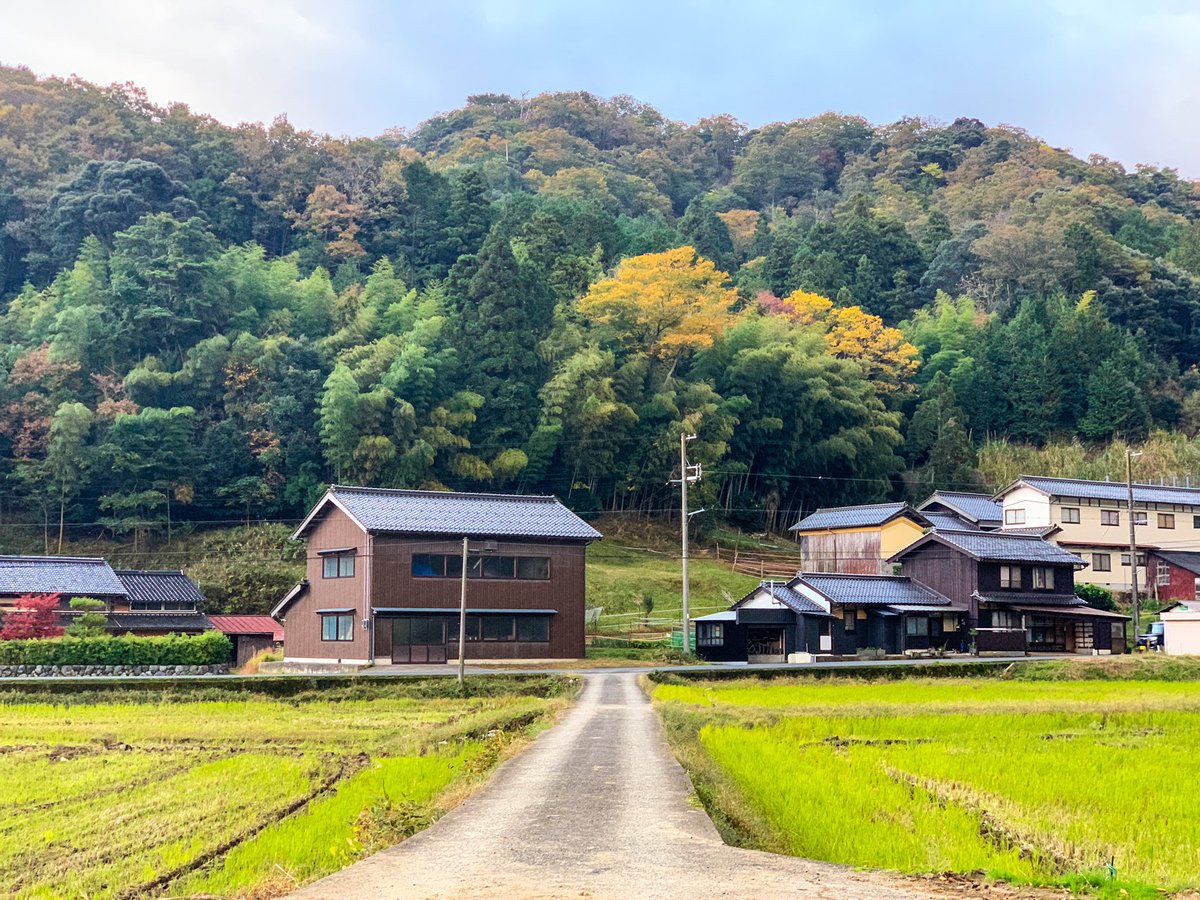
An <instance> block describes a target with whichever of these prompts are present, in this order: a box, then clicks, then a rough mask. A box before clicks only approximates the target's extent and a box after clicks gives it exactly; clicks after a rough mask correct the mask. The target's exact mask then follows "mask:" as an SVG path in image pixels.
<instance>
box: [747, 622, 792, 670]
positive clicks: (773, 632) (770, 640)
mask: <svg viewBox="0 0 1200 900" xmlns="http://www.w3.org/2000/svg"><path fill="white" fill-rule="evenodd" d="M746 659H747V660H748V661H749V662H752V663H775V662H783V661H784V656H783V628H782V627H755V626H753V625H751V626H750V627H749V628H748V629H747V630H746Z"/></svg>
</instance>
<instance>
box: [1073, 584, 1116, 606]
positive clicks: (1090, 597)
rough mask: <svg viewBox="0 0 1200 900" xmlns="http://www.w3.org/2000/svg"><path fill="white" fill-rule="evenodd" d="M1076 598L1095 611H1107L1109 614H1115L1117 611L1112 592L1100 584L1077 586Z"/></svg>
mask: <svg viewBox="0 0 1200 900" xmlns="http://www.w3.org/2000/svg"><path fill="white" fill-rule="evenodd" d="M1075 596H1076V597H1078V598H1079V599H1080V600H1082V601H1083V602H1084V603H1086V604H1087V605H1088V606H1091V607H1093V608H1094V609H1106V610H1108V611H1109V612H1115V611H1116V609H1117V604H1116V601H1115V600H1113V594H1112V591H1110V590H1109V589H1108V588H1102V587H1100V585H1098V584H1077V585H1075Z"/></svg>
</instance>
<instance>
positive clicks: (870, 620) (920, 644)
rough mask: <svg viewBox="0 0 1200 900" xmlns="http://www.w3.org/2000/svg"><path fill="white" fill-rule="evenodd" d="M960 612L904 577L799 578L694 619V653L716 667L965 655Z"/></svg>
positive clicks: (764, 584)
mask: <svg viewBox="0 0 1200 900" xmlns="http://www.w3.org/2000/svg"><path fill="white" fill-rule="evenodd" d="M964 619H965V608H963V607H961V606H957V605H955V604H954V603H953V602H952V601H951V600H950V599H949V598H948V597H945V596H943V595H941V594H939V593H938V592H937V591H935V590H932V589H931V588H928V587H926V586H925V585H922V584H920V583H918V582H916V581H914V580H912V579H911V578H908V577H906V576H902V575H844V574H830V573H817V572H804V573H801V574H799V575H797V576H796V577H795V578H793V579H791V580H790V581H787V582H778V581H764V582H762V583H761V584H760V585H759V586H758V587H757V588H755V589H754V590H753V591H751V592H750V593H748V594H747V595H746V596H745V597H743V598H741V599H740V600H738V601H737V602H736V603H734V604H733V606H731V607H730V608H729V609H728V610H726V611H723V612H719V613H713V614H712V615H708V616H702V617H701V618H698V619H696V652H697V654H698V655H699V656H701V657H702V658H704V659H709V660H713V661H740V662H784V661H786V660H789V659H807V658H811V657H813V656H818V655H854V654H856V653H858V651H859V650H863V649H866V648H868V647H873V648H877V649H879V650H881V651H883V652H884V653H890V654H900V653H906V652H911V651H930V650H950V651H958V650H964V649H966V644H967V641H968V637H967V630H966V628H965V626H964Z"/></svg>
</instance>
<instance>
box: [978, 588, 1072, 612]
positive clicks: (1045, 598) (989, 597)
mask: <svg viewBox="0 0 1200 900" xmlns="http://www.w3.org/2000/svg"><path fill="white" fill-rule="evenodd" d="M975 596H976V597H978V598H979V599H980V600H982V601H983V602H984V603H999V604H1001V605H1005V604H1007V605H1009V606H1011V605H1013V604H1017V605H1022V606H1061V607H1064V608H1066V607H1071V606H1082V607H1086V606H1087V604H1086V603H1084V602H1083V601H1082V600H1080V599H1079V598H1078V597H1076V596H1075V595H1074V594H1054V593H1044V592H1042V591H992V592H990V593H981V592H979V591H976V592H975Z"/></svg>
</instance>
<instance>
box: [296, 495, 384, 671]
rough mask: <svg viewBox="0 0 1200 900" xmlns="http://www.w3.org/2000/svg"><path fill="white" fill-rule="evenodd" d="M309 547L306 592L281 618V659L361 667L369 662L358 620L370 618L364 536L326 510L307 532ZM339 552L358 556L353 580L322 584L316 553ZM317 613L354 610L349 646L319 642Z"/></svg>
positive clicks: (340, 515)
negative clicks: (350, 551)
mask: <svg viewBox="0 0 1200 900" xmlns="http://www.w3.org/2000/svg"><path fill="white" fill-rule="evenodd" d="M307 543H308V563H307V569H306V577H307V578H308V590H306V591H305V592H304V594H303V596H301V597H300V599H299V600H297V601H296V602H295V603H293V604H292V605H291V606H290V607H289V608H288V610H287V611H286V613H285V614H284V642H283V655H284V659H285V660H288V659H307V660H312V659H321V660H328V661H329V662H331V663H335V662H341V661H343V660H345V661H360V662H365V661H367V660H368V659H370V657H371V652H370V650H371V647H370V640H369V637H370V634H369V632H367V631H366V630H364V629H363V627H362V620H363V619H365V618H369V612H368V598H367V589H366V585H367V581H368V579H369V577H370V573H369V567H368V566H367V562H368V561H369V556H370V553H369V546H370V543H369V541H368V536H367V534H366V533H365V532H363V530H362V529H360V528H359V527H358V526H357V525H356V524H354V521H353V520H352V519H351V518H350V517H349V516H347V515H346V514H345V513H344V512H342V511H341V510H340V509H338V508H337V507H336V506H334V505H333V504H329V505H328V506H326V508H325V512H324V513H323V514H322V516H321V518H320V519H319V520H318V521H316V522H314V523H313V525H312V527H311V528H310V529H309V532H308V537H307ZM342 547H353V548H355V550H357V556H356V559H355V561H354V577H353V578H325V577H324V573H323V571H322V567H323V563H322V557H321V556H320V552H321V551H322V550H337V549H340V548H342ZM318 609H353V610H354V614H353V615H354V638H353V640H349V641H323V640H321V617H320V616H319V615H317V610H318Z"/></svg>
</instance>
